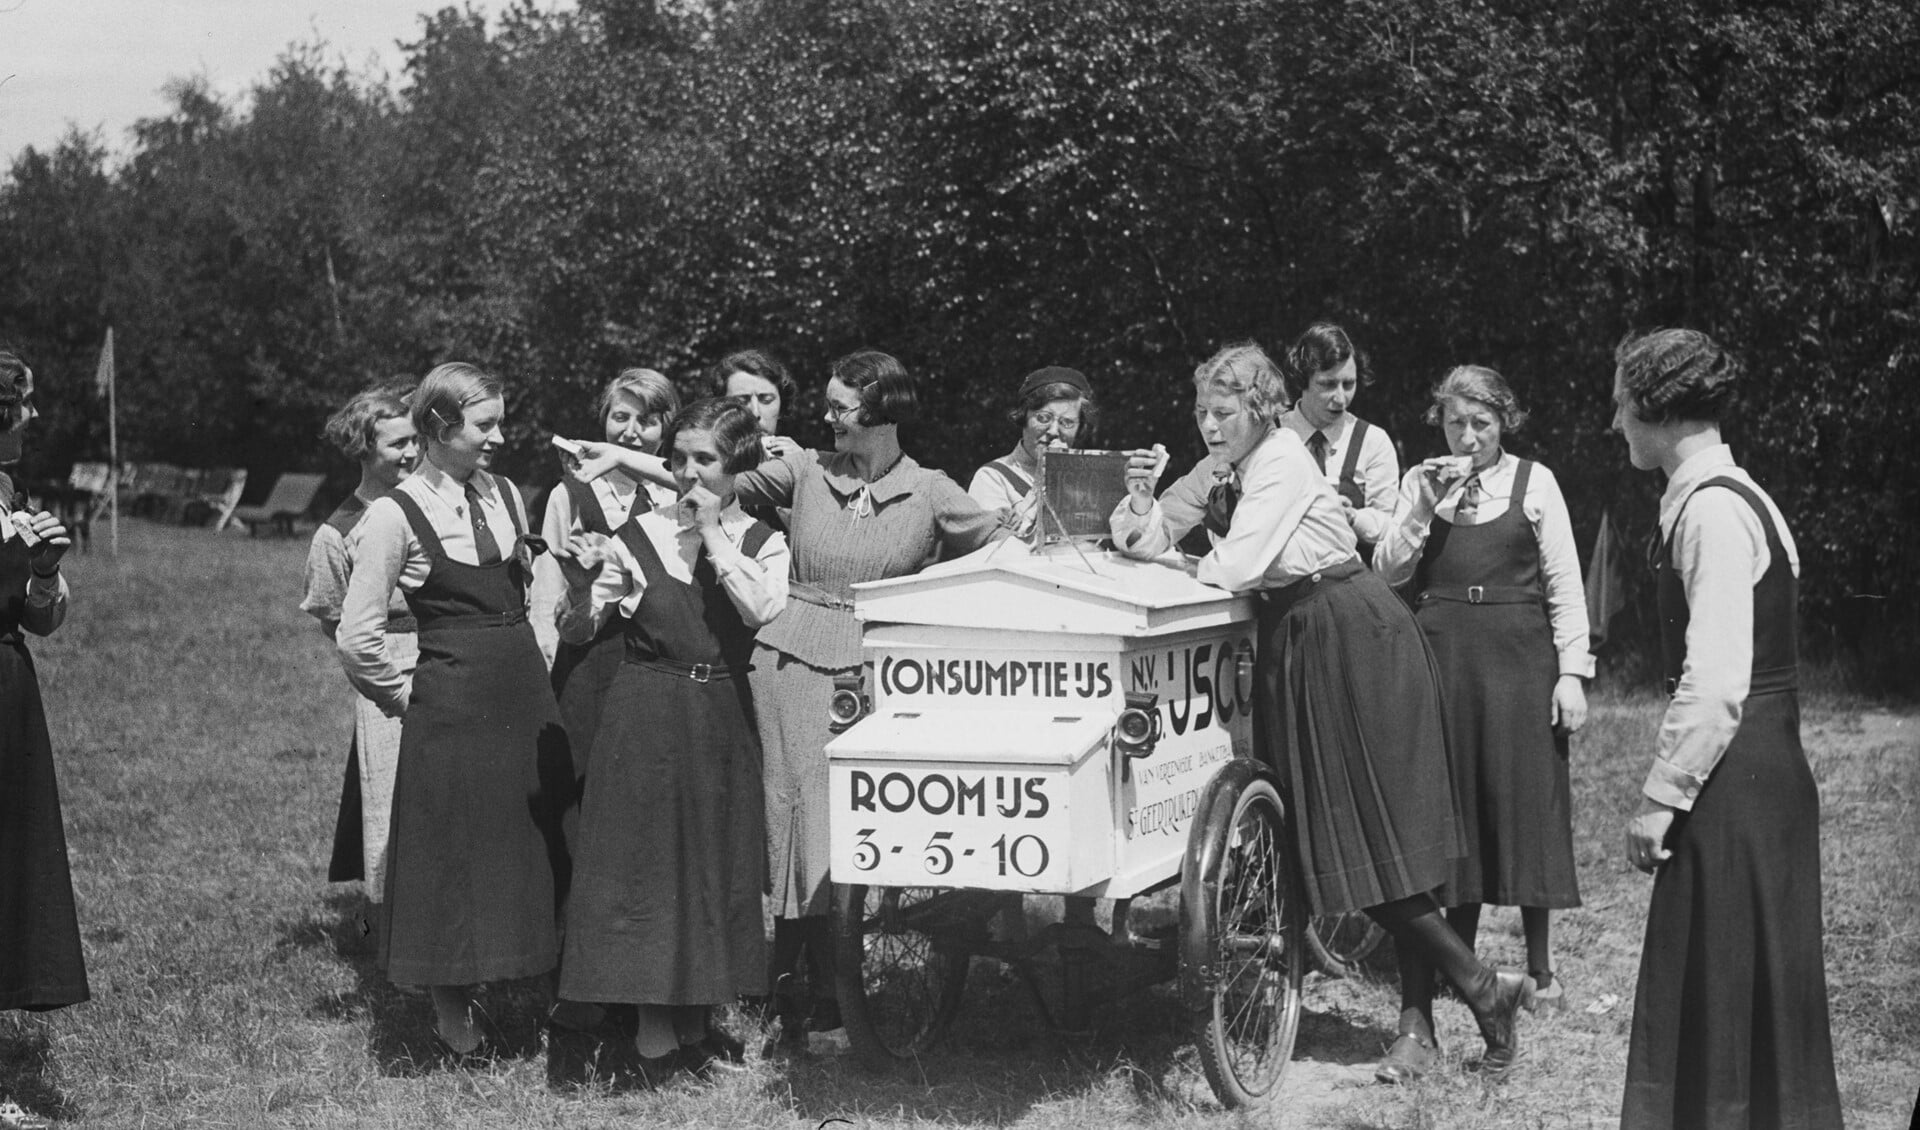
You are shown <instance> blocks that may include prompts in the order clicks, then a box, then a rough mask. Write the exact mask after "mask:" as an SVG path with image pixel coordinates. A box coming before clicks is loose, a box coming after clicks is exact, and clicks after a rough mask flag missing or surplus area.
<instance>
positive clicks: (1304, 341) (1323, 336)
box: [1285, 322, 1373, 399]
mask: <svg viewBox="0 0 1920 1130" xmlns="http://www.w3.org/2000/svg"><path fill="white" fill-rule="evenodd" d="M1348 361H1352V362H1353V379H1354V383H1355V384H1359V385H1365V384H1371V383H1372V382H1373V367H1372V366H1371V365H1369V364H1368V363H1367V355H1366V352H1365V351H1364V350H1362V349H1360V347H1358V346H1356V345H1354V344H1353V339H1352V338H1350V337H1348V336H1347V331H1345V330H1343V329H1341V328H1340V327H1339V326H1337V325H1335V324H1334V323H1332V322H1315V323H1314V324H1312V325H1310V326H1308V327H1307V328H1306V331H1305V332H1304V333H1302V334H1301V335H1300V336H1299V337H1298V338H1295V339H1294V342H1293V344H1292V345H1291V346H1289V347H1288V349H1287V354H1286V371H1285V376H1286V379H1287V393H1288V395H1289V396H1291V397H1293V398H1294V399H1299V396H1300V394H1301V393H1302V392H1305V391H1306V388H1307V382H1308V381H1311V380H1312V379H1313V378H1314V377H1315V376H1317V375H1319V374H1321V373H1324V372H1326V371H1327V370H1329V369H1338V368H1339V367H1340V366H1342V365H1344V364H1346V363H1347V362H1348Z"/></svg>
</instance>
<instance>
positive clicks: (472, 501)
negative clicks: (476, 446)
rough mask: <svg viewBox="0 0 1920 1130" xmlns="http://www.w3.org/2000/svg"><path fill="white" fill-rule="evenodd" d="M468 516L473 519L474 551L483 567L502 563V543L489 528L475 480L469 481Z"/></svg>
mask: <svg viewBox="0 0 1920 1130" xmlns="http://www.w3.org/2000/svg"><path fill="white" fill-rule="evenodd" d="M467 516H468V517H470V518H472V519H473V549H474V554H475V555H476V557H477V558H478V559H479V562H480V564H482V565H498V564H499V563H500V543H499V542H497V541H495V540H494V538H493V531H492V530H490V529H488V528H487V515H486V512H485V511H484V510H482V509H481V508H480V492H479V491H478V490H477V489H475V487H474V485H473V480H472V479H468V480H467Z"/></svg>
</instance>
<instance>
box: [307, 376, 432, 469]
mask: <svg viewBox="0 0 1920 1130" xmlns="http://www.w3.org/2000/svg"><path fill="white" fill-rule="evenodd" d="M408 391H409V389H408V387H407V386H406V385H405V384H401V383H398V382H396V383H394V384H385V385H375V386H373V387H372V388H363V389H361V390H360V391H359V392H356V393H354V394H353V399H351V400H349V401H347V402H346V403H345V404H343V405H341V406H340V410H339V411H338V412H335V413H334V414H333V415H331V416H329V417H327V426H326V429H325V430H324V431H322V432H321V434H322V435H323V436H325V437H326V440H327V442H328V443H330V444H332V445H333V446H334V447H335V448H337V449H338V450H339V452H340V454H342V455H344V456H346V457H347V458H349V459H351V460H353V461H355V462H359V461H360V460H362V459H365V458H366V457H367V453H368V452H370V451H372V450H373V443H374V427H375V425H377V424H379V423H380V421H382V420H398V419H400V418H402V417H404V416H406V415H407V414H408V408H407V393H408ZM416 430H417V426H416Z"/></svg>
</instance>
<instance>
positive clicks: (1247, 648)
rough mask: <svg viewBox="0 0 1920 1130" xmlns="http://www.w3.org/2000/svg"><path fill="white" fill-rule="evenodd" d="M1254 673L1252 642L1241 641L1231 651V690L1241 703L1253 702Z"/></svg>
mask: <svg viewBox="0 0 1920 1130" xmlns="http://www.w3.org/2000/svg"><path fill="white" fill-rule="evenodd" d="M1254 671H1255V667H1254V655H1253V641H1252V640H1241V641H1240V646H1239V647H1237V648H1235V649H1234V650H1233V689H1234V692H1235V693H1236V694H1237V695H1238V696H1239V698H1240V701H1241V702H1252V701H1253V676H1254Z"/></svg>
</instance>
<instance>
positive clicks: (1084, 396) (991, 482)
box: [967, 365, 1095, 537]
mask: <svg viewBox="0 0 1920 1130" xmlns="http://www.w3.org/2000/svg"><path fill="white" fill-rule="evenodd" d="M1094 411H1095V408H1094V402H1093V385H1092V384H1091V383H1090V382H1089V381H1088V380H1087V378H1086V377H1085V376H1083V375H1082V374H1081V373H1080V372H1079V371H1078V370H1075V369H1069V368H1066V367H1065V366H1061V365H1048V366H1046V367H1045V368H1042V369H1036V370H1034V371H1033V372H1031V373H1028V374H1027V376H1026V379H1025V380H1022V381H1021V382H1020V391H1019V392H1018V393H1017V394H1015V398H1014V407H1013V411H1012V412H1010V413H1008V415H1009V416H1011V417H1012V418H1013V422H1014V423H1016V424H1019V425H1020V442H1019V443H1016V444H1014V445H1013V450H1012V451H1009V452H1007V453H1006V454H1005V455H1002V456H1001V457H1000V458H998V459H995V460H993V461H992V462H991V463H988V464H986V465H984V466H982V467H981V468H980V469H979V470H978V471H975V472H974V473H973V481H972V482H970V483H968V484H967V494H968V495H970V496H971V497H972V498H973V500H974V501H975V502H977V503H979V504H980V506H981V508H982V509H986V510H999V511H1003V512H1005V513H1006V514H1007V515H1009V516H1010V518H1011V523H1012V525H1013V529H1014V532H1015V533H1016V534H1018V535H1020V536H1021V537H1025V536H1026V535H1027V533H1028V532H1029V531H1031V530H1032V529H1033V521H1034V512H1033V506H1034V501H1035V500H1036V499H1037V498H1039V495H1038V494H1036V493H1034V489H1033V481H1034V478H1035V477H1036V476H1038V475H1039V473H1040V453H1041V452H1042V451H1067V450H1069V449H1071V448H1075V447H1078V446H1080V443H1081V440H1082V438H1083V437H1084V436H1085V435H1086V434H1087V433H1089V432H1091V431H1092V430H1093V416H1094Z"/></svg>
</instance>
